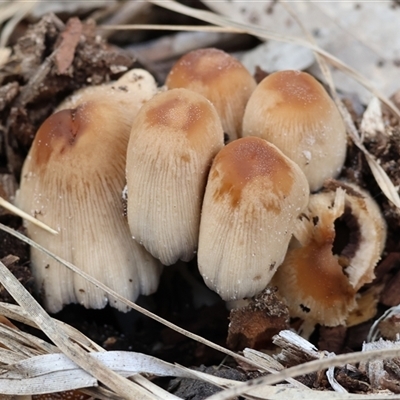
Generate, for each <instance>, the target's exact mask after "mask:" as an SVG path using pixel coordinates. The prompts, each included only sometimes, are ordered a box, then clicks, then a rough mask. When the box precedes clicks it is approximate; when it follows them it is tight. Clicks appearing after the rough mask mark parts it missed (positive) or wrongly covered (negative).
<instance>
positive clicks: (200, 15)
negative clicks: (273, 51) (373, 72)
mask: <svg viewBox="0 0 400 400" xmlns="http://www.w3.org/2000/svg"><path fill="white" fill-rule="evenodd" d="M146 1H148V2H150V3H152V4H155V5H157V6H160V7H163V8H166V9H168V10H172V11H175V12H177V13H180V14H184V15H188V16H190V17H193V18H197V19H199V20H202V21H205V22H208V23H211V24H215V25H219V26H224V27H228V28H235V29H237V31H238V32H240V31H241V32H243V33H248V34H249V35H253V36H256V37H258V38H260V39H264V40H266V39H267V40H268V39H271V40H276V41H281V42H287V43H295V44H298V45H300V46H304V47H307V48H309V49H311V50H314V51H315V52H317V53H318V54H320V55H321V56H323V57H324V58H325V59H326V60H328V61H329V62H330V64H332V65H333V66H334V67H336V68H338V69H340V70H341V71H343V72H345V73H346V74H348V75H349V76H350V77H351V78H352V79H354V80H356V81H357V82H359V83H360V84H361V85H363V86H364V87H365V88H367V89H368V90H369V91H370V92H371V93H373V94H374V95H375V96H376V97H378V98H379V99H380V100H381V101H382V102H383V103H384V104H386V105H387V106H388V108H390V109H391V110H392V112H393V113H394V114H395V115H396V116H397V117H398V118H399V119H400V110H399V109H398V108H397V107H396V106H395V104H394V103H393V102H392V101H391V100H389V99H388V98H387V97H386V96H385V95H384V94H383V93H381V92H380V91H379V90H377V89H376V88H375V87H374V86H373V85H372V84H371V83H370V82H369V81H368V79H366V78H365V77H364V76H362V75H361V74H360V73H359V72H357V71H356V70H354V69H353V68H351V67H350V66H348V65H347V64H345V63H344V62H342V61H341V60H339V59H338V58H336V57H335V56H333V55H332V54H330V53H329V52H327V51H325V50H323V49H321V48H320V47H318V46H316V45H314V44H311V43H310V42H308V41H306V40H303V39H299V38H297V37H293V36H289V35H281V34H278V33H276V32H270V31H267V30H265V29H263V28H259V27H257V26H254V25H252V26H247V25H245V24H242V23H239V22H236V21H231V20H229V19H227V18H224V17H221V16H219V15H218V14H215V13H213V12H210V11H204V10H196V9H193V8H190V7H187V6H185V5H183V4H179V3H177V2H175V1H173V0H146Z"/></svg>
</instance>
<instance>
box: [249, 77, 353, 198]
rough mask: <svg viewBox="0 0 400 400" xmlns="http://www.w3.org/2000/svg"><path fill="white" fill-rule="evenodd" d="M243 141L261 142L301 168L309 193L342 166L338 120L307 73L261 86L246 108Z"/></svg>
mask: <svg viewBox="0 0 400 400" xmlns="http://www.w3.org/2000/svg"><path fill="white" fill-rule="evenodd" d="M243 136H259V137H261V138H263V139H266V140H268V141H269V142H271V143H273V144H274V145H275V146H277V147H278V148H279V149H280V150H281V151H283V153H284V154H285V155H286V156H288V157H289V158H291V159H292V160H293V161H294V162H296V163H297V164H298V165H299V166H300V168H301V169H302V170H303V172H304V174H305V175H306V177H307V179H308V183H309V184H310V189H311V191H316V190H318V189H320V188H321V187H322V185H323V182H324V181H325V180H326V179H328V178H334V177H336V176H337V175H338V174H339V172H340V170H341V168H342V166H343V163H344V160H345V155H346V129H345V125H344V122H343V120H342V117H341V116H340V113H339V111H338V109H337V107H336V105H335V103H334V102H333V100H332V99H331V98H330V97H329V95H328V93H327V92H326V90H325V89H324V88H323V87H322V85H321V84H320V83H319V82H318V81H317V80H316V79H315V78H313V77H312V76H311V75H309V74H307V73H306V72H300V71H291V70H288V71H279V72H275V73H273V74H271V75H269V76H267V77H266V78H264V79H263V80H262V81H261V82H260V83H259V85H258V86H257V88H256V89H255V90H254V92H253V94H252V95H251V97H250V99H249V101H248V103H247V106H246V111H245V114H244V117H243Z"/></svg>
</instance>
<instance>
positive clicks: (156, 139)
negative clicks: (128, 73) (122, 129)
mask: <svg viewBox="0 0 400 400" xmlns="http://www.w3.org/2000/svg"><path fill="white" fill-rule="evenodd" d="M222 146H223V130H222V126H221V122H220V120H219V118H218V114H217V112H216V111H215V108H214V107H213V105H212V104H211V103H210V102H209V101H208V100H207V99H206V98H204V97H203V96H201V95H200V94H198V93H195V92H192V91H190V90H188V89H172V90H169V91H166V92H163V93H159V94H158V95H156V96H155V97H153V98H152V99H151V100H150V101H149V102H147V103H146V104H145V105H144V106H143V108H142V109H141V110H140V112H139V114H138V116H137V118H136V119H135V123H134V125H133V128H132V131H131V136H130V140H129V146H128V153H127V167H126V176H127V187H128V210H127V211H128V213H127V214H128V221H129V226H130V228H131V233H132V236H133V237H134V238H135V239H136V240H137V241H138V242H139V243H141V244H143V245H144V247H145V248H146V249H147V250H148V251H149V252H150V253H151V254H152V255H153V256H154V257H156V258H158V259H160V260H161V262H162V263H163V264H164V265H170V264H173V263H175V262H176V261H177V260H178V259H181V260H183V261H189V260H191V259H192V258H193V257H194V255H195V252H196V249H197V243H198V232H199V221H200V209H201V203H202V199H203V194H204V190H205V185H206V180H207V174H208V171H209V169H210V165H211V162H212V160H213V158H214V156H215V154H216V153H217V152H218V151H219V150H220V149H221V147H222Z"/></svg>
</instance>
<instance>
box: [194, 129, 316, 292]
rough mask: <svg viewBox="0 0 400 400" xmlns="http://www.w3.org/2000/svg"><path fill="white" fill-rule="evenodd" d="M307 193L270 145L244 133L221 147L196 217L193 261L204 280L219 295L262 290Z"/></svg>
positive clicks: (291, 164)
mask: <svg viewBox="0 0 400 400" xmlns="http://www.w3.org/2000/svg"><path fill="white" fill-rule="evenodd" d="M308 196H309V187H308V183H307V180H306V178H305V176H304V174H303V173H302V172H301V170H300V168H299V167H298V166H297V165H296V164H295V163H294V162H293V161H291V160H290V159H289V158H287V157H286V156H285V155H284V154H283V153H282V152H281V151H280V150H279V149H278V148H276V147H275V146H274V145H272V144H270V143H268V142H267V141H265V140H263V139H260V138H257V137H248V138H242V139H238V140H235V141H233V142H231V143H229V144H228V145H227V146H226V147H224V148H223V149H222V150H221V151H220V152H219V153H218V155H217V156H216V158H215V160H214V162H213V165H212V167H211V171H210V174H209V178H208V182H207V188H206V194H205V197H204V202H203V208H202V216H201V223H200V238H199V250H198V264H199V269H200V273H201V274H202V276H203V278H204V281H205V282H206V284H207V285H208V286H209V287H210V288H211V289H212V290H214V291H216V292H217V293H218V294H219V295H220V296H221V297H222V298H223V299H224V300H236V299H242V298H245V297H250V296H253V295H255V294H257V293H259V292H260V291H261V290H263V289H264V288H265V287H266V286H267V284H268V283H269V281H270V279H271V278H272V276H273V274H274V273H275V271H276V269H277V268H278V266H279V265H280V264H281V263H282V261H283V259H284V257H285V254H286V250H287V247H288V244H289V241H290V238H291V236H292V232H293V230H294V227H295V219H296V218H297V217H298V215H299V214H300V213H301V212H302V211H303V209H304V208H305V207H306V206H307V202H308Z"/></svg>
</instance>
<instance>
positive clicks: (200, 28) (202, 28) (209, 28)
mask: <svg viewBox="0 0 400 400" xmlns="http://www.w3.org/2000/svg"><path fill="white" fill-rule="evenodd" d="M97 28H98V29H102V30H115V31H121V30H134V31H137V30H149V31H153V30H157V31H183V32H191V31H193V32H222V33H244V32H243V31H241V30H238V29H235V28H229V27H222V26H213V25H161V24H160V25H154V24H134V25H129V24H128V25H122V24H121V25H99V26H98V27H97Z"/></svg>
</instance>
